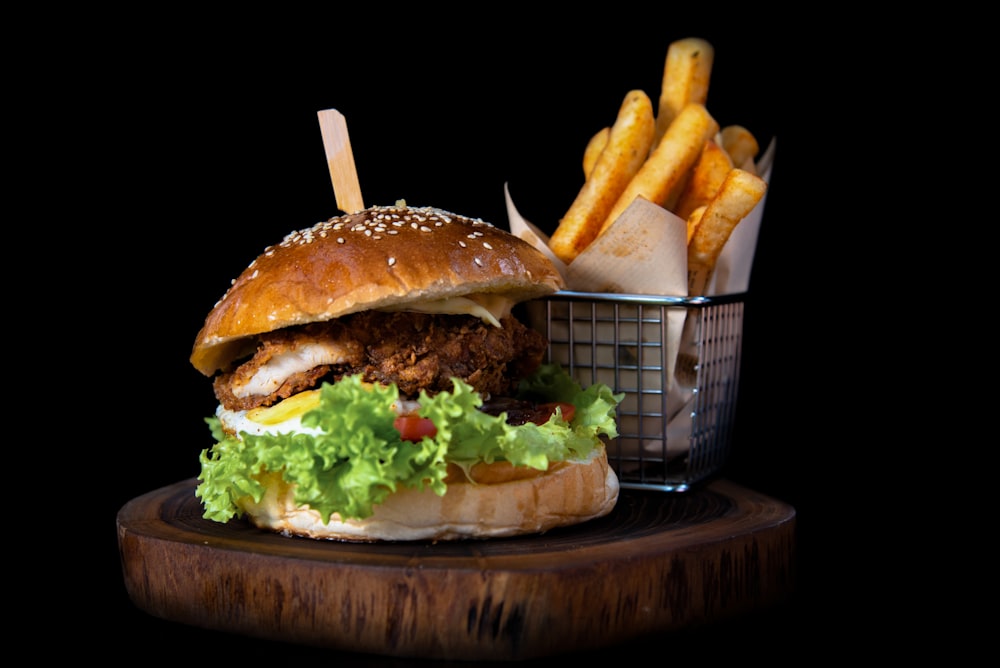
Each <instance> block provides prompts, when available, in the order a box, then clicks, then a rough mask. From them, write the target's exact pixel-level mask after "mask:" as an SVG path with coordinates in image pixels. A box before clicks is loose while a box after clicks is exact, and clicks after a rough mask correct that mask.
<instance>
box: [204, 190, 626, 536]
mask: <svg viewBox="0 0 1000 668" xmlns="http://www.w3.org/2000/svg"><path fill="white" fill-rule="evenodd" d="M562 287H563V282H562V279H561V277H560V275H559V273H558V271H557V270H556V269H555V268H554V267H553V265H552V264H551V262H550V261H549V260H548V259H547V258H546V256H545V255H544V254H542V253H541V252H540V251H539V250H537V249H535V248H534V247H532V246H531V245H530V244H528V243H527V242H525V241H523V240H522V239H519V238H518V237H516V236H514V235H512V234H510V233H509V232H506V231H503V230H501V229H499V228H497V227H495V226H494V225H492V224H490V223H488V222H485V221H483V220H481V219H473V218H468V217H465V216H461V215H457V214H454V213H450V212H447V211H444V210H441V209H437V208H430V207H409V206H407V205H406V204H405V202H398V203H397V205H396V206H389V207H372V208H368V209H365V210H363V211H359V212H356V213H353V214H349V215H342V216H339V217H335V218H332V219H330V220H326V221H323V222H320V223H317V224H316V225H314V226H313V227H311V228H308V229H303V230H298V231H294V232H292V233H290V234H288V235H287V236H285V238H284V239H283V240H282V241H281V242H280V243H278V244H276V245H273V246H270V247H268V248H266V249H265V250H264V251H263V253H261V255H260V256H258V257H257V258H256V259H255V260H254V261H253V262H252V263H251V264H250V265H249V266H248V267H247V268H246V269H245V270H244V271H243V272H242V273H241V274H240V275H239V276H238V277H237V278H236V279H235V280H234V281H233V283H232V285H231V286H230V287H229V289H228V290H227V291H226V293H225V294H224V295H223V297H222V298H221V299H220V300H219V301H218V302H217V303H216V304H215V306H214V307H213V308H212V309H211V311H210V312H209V314H208V316H207V317H206V319H205V323H204V325H203V326H202V328H201V330H200V331H199V332H198V334H197V337H196V339H195V342H194V346H193V349H192V352H191V356H190V361H191V364H192V365H193V366H194V367H195V368H196V369H197V370H198V371H199V372H201V373H202V374H204V375H205V376H208V377H209V378H211V379H212V386H213V389H214V393H215V397H216V398H217V399H218V402H219V404H218V407H217V409H216V412H215V414H214V415H212V416H210V417H208V418H206V422H207V423H208V424H209V427H210V429H211V432H212V434H213V437H214V438H215V441H216V442H215V444H214V445H213V446H212V447H210V448H207V449H205V450H203V451H202V452H201V455H200V463H201V472H200V474H199V476H198V485H197V488H196V490H195V494H196V495H197V497H198V498H199V499H200V500H201V503H202V506H203V508H204V517H205V518H206V519H210V520H214V521H218V522H228V521H229V520H230V519H232V518H234V517H235V518H247V519H248V520H249V521H250V522H251V523H252V524H253V525H255V526H256V527H258V528H261V529H266V530H270V531H276V532H279V533H282V534H285V535H286V536H303V537H309V538H316V539H331V540H341V541H353V542H375V541H403V540H432V541H437V540H455V539H467V538H490V537H499V536H514V535H520V534H529V533H541V532H544V531H547V530H549V529H552V528H555V527H559V526H567V525H572V524H578V523H581V522H584V521H587V520H590V519H593V518H597V517H601V516H604V515H606V514H607V513H609V512H610V511H611V509H612V508H613V507H614V505H615V503H616V501H617V499H618V491H619V483H618V478H617V476H616V475H615V472H614V471H613V469H612V468H611V467H610V466H609V464H608V459H607V453H606V451H605V446H604V441H603V440H602V438H603V437H610V438H613V437H615V436H616V435H617V428H616V425H615V420H614V418H615V409H616V406H617V404H618V402H619V401H620V400H621V398H622V395H615V394H613V393H612V391H611V389H610V388H608V387H607V386H606V385H603V384H595V385H592V386H590V387H587V388H582V387H581V386H580V385H579V384H578V383H576V382H575V381H574V380H573V379H572V378H571V377H570V376H569V375H568V374H567V373H566V372H565V371H564V370H563V369H562V368H560V367H559V366H558V365H552V364H548V363H545V362H544V359H545V352H546V348H547V345H548V342H547V341H546V339H545V337H544V336H543V335H542V334H541V333H539V332H538V331H536V330H534V329H531V328H530V327H528V326H526V325H524V324H523V323H522V322H521V321H520V320H519V319H518V317H517V314H518V313H519V311H518V305H519V304H521V303H523V302H525V301H528V300H531V299H535V298H539V297H543V296H545V295H548V294H552V293H553V292H556V291H557V290H559V289H561V288H562Z"/></svg>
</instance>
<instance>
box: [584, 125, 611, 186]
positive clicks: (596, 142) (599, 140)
mask: <svg viewBox="0 0 1000 668" xmlns="http://www.w3.org/2000/svg"><path fill="white" fill-rule="evenodd" d="M610 136H611V128H610V127H608V128H601V129H600V130H598V131H597V133H596V134H595V135H594V136H593V137H591V138H590V141H588V142H587V147H586V148H585V149H583V178H584V179H585V180H586V179H589V178H590V174H591V172H593V171H594V165H596V164H597V159H598V158H599V157H601V151H603V150H604V147H605V146H607V145H608V137H610Z"/></svg>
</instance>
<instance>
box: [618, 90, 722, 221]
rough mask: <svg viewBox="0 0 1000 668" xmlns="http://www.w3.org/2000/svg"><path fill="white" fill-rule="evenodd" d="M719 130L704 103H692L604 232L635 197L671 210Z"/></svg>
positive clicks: (631, 185)
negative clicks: (703, 150) (693, 168)
mask: <svg viewBox="0 0 1000 668" xmlns="http://www.w3.org/2000/svg"><path fill="white" fill-rule="evenodd" d="M718 131H719V124H718V122H717V121H716V120H715V119H714V118H712V115H711V114H709V113H708V110H707V109H706V108H705V106H704V105H702V104H689V105H687V106H686V107H684V108H683V109H681V113H679V114H678V115H677V118H675V119H674V122H673V123H671V124H670V127H669V128H667V132H666V134H664V135H663V139H662V140H661V141H660V144H659V146H657V147H656V148H655V149H654V150H653V152H652V154H650V156H649V157H648V158H647V159H646V162H644V163H643V164H642V167H641V168H640V169H639V171H638V172H637V173H636V175H635V176H634V177H632V180H631V181H629V183H628V186H627V187H626V188H625V190H624V191H623V192H622V194H621V195H620V196H619V197H618V200H617V201H616V202H615V203H614V206H613V207H612V208H611V211H610V212H609V213H608V215H607V217H606V218H605V219H604V224H603V225H602V226H601V231H602V232H603V231H604V230H606V229H607V228H608V227H610V226H611V224H612V223H614V222H615V220H617V219H618V216H620V215H621V214H622V212H623V211H625V209H627V208H628V206H629V204H631V203H632V202H633V201H634V200H635V198H636V197H644V198H646V199H647V200H649V201H650V202H652V203H653V204H657V205H659V206H662V207H663V208H665V209H667V210H670V211H672V210H673V208H674V205H675V204H676V202H677V197H678V196H679V195H680V191H681V188H683V186H684V183H685V181H686V179H687V178H688V175H689V172H690V170H691V168H692V167H693V166H694V163H695V162H697V160H698V156H700V155H701V152H702V149H703V148H704V146H705V142H706V141H708V140H709V139H711V138H712V137H713V136H714V135H715V133H717V132H718Z"/></svg>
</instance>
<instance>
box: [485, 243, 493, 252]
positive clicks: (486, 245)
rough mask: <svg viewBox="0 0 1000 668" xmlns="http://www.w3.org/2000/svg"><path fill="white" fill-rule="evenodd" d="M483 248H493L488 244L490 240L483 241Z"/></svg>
mask: <svg viewBox="0 0 1000 668" xmlns="http://www.w3.org/2000/svg"><path fill="white" fill-rule="evenodd" d="M483 248H485V249H486V250H493V246H490V242H489V241H484V242H483Z"/></svg>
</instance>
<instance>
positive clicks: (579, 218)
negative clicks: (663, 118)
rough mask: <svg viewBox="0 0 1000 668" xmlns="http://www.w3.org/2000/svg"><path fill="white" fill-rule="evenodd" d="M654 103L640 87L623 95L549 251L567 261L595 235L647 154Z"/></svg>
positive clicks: (560, 222) (654, 123)
mask: <svg viewBox="0 0 1000 668" xmlns="http://www.w3.org/2000/svg"><path fill="white" fill-rule="evenodd" d="M655 125H656V122H655V120H654V119H653V103H652V101H651V100H650V99H649V96H648V95H646V93H645V92H644V91H642V90H632V91H629V92H628V93H627V94H626V95H625V99H624V100H623V101H622V104H621V107H620V108H619V110H618V117H617V118H616V119H615V122H614V125H612V126H611V130H610V131H609V134H608V143H607V145H606V146H605V147H604V150H603V151H601V154H600V156H598V158H597V161H596V162H595V163H594V168H593V170H591V173H590V176H589V177H587V179H586V181H584V184H583V187H582V188H580V192H579V193H577V196H576V199H574V200H573V203H572V204H571V205H570V207H569V209H568V210H567V211H566V215H564V216H563V217H562V219H561V220H560V221H559V225H558V226H557V227H556V230H555V232H554V233H553V234H552V237H551V238H550V239H549V248H550V250H551V251H552V252H553V253H554V254H555V255H556V257H558V258H559V259H560V260H562V261H563V262H565V263H567V264H569V263H571V262H572V261H573V260H574V259H576V256H577V255H579V254H580V253H581V252H583V250H584V249H585V248H586V247H587V246H588V245H589V244H590V242H591V241H593V240H594V239H596V238H597V235H598V233H599V232H600V229H601V225H602V224H603V223H604V220H605V218H607V215H608V211H610V209H611V207H612V206H614V204H615V202H616V201H617V199H618V196H619V195H620V194H621V192H622V191H623V190H624V189H625V188H626V187H627V186H628V184H629V182H630V181H631V180H632V177H633V176H634V175H635V174H636V172H637V171H638V170H639V168H640V167H641V166H642V165H643V162H644V161H645V159H646V156H648V155H649V145H650V143H651V142H652V141H653V130H654V129H655Z"/></svg>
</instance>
